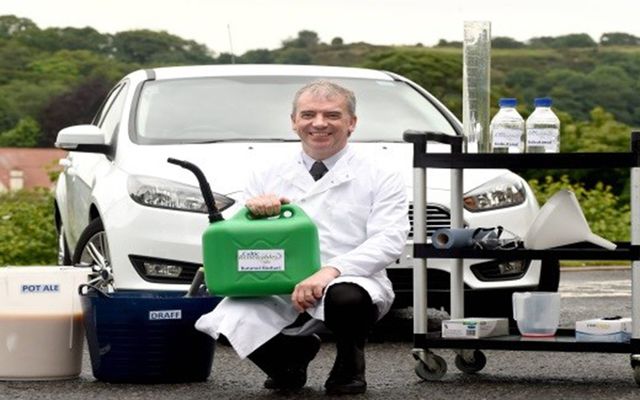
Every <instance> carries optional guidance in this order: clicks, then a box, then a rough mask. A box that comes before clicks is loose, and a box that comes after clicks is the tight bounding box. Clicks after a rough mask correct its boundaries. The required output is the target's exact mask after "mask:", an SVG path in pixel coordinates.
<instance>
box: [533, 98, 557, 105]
mask: <svg viewBox="0 0 640 400" xmlns="http://www.w3.org/2000/svg"><path fill="white" fill-rule="evenodd" d="M551 103H552V101H551V97H536V99H535V100H533V105H534V106H535V107H551Z"/></svg>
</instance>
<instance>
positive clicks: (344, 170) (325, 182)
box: [307, 151, 354, 197]
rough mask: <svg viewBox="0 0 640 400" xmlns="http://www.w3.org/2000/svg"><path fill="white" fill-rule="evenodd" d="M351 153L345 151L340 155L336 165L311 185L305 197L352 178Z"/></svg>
mask: <svg viewBox="0 0 640 400" xmlns="http://www.w3.org/2000/svg"><path fill="white" fill-rule="evenodd" d="M352 158H353V153H352V152H351V151H347V154H345V155H344V156H342V157H341V158H340V159H339V160H338V162H337V163H336V165H334V167H333V168H331V169H330V170H329V172H327V174H326V175H325V176H323V177H322V179H320V180H319V181H317V182H314V183H315V185H314V186H312V187H311V189H310V191H309V193H308V194H307V197H310V196H313V195H316V194H320V193H323V192H326V191H327V190H329V189H331V188H334V187H336V186H339V185H342V184H343V183H345V182H348V181H350V180H352V179H353V178H354V174H353V171H352V168H351V160H352Z"/></svg>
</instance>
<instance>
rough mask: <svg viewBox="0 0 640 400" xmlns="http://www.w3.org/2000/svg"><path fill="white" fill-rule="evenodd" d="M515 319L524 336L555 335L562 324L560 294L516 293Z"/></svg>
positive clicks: (514, 298) (514, 302) (514, 296)
mask: <svg viewBox="0 0 640 400" xmlns="http://www.w3.org/2000/svg"><path fill="white" fill-rule="evenodd" d="M513 319H515V320H516V321H517V323H518V330H519V331H520V334H521V335H522V336H536V337H544V336H553V335H555V334H556V330H557V329H558V324H559V323H560V293H556V292H523V293H514V294H513Z"/></svg>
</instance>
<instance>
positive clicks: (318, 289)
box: [291, 266, 340, 312]
mask: <svg viewBox="0 0 640 400" xmlns="http://www.w3.org/2000/svg"><path fill="white" fill-rule="evenodd" d="M338 276H340V271H338V270H337V269H335V268H334V267H329V266H326V267H322V268H320V270H319V271H318V272H316V273H315V274H313V275H311V276H310V277H308V278H307V279H305V280H303V281H302V282H300V283H298V284H297V285H296V287H295V289H293V293H291V301H292V302H293V307H294V308H295V309H296V310H297V311H298V312H304V310H306V309H307V308H310V307H313V306H314V305H315V304H316V302H317V301H318V300H319V299H321V298H322V295H323V294H324V289H325V288H326V287H327V285H328V284H329V283H330V282H331V281H332V280H334V279H336V278H337V277H338Z"/></svg>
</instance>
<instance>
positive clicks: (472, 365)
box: [456, 350, 487, 374]
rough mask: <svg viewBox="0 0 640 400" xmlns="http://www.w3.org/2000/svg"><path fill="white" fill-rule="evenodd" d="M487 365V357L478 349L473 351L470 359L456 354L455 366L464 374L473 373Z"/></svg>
mask: <svg viewBox="0 0 640 400" xmlns="http://www.w3.org/2000/svg"><path fill="white" fill-rule="evenodd" d="M485 365H487V357H485V355H484V353H483V352H481V351H480V350H474V351H473V358H472V359H470V360H469V359H465V358H464V357H463V356H461V355H460V354H457V355H456V367H457V368H458V369H459V370H460V371H461V372H464V373H465V374H475V373H476V372H478V371H480V370H481V369H482V368H484V366H485Z"/></svg>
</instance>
